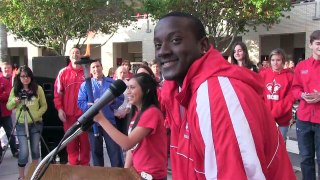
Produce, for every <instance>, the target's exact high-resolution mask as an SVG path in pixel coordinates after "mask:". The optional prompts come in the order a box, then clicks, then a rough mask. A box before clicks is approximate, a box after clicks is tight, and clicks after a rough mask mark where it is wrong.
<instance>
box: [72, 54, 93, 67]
mask: <svg viewBox="0 0 320 180" xmlns="http://www.w3.org/2000/svg"><path fill="white" fill-rule="evenodd" d="M96 61H97V59H90V57H87V56H84V57H81V59H80V60H79V61H76V62H75V64H80V65H81V64H91V63H93V62H96Z"/></svg>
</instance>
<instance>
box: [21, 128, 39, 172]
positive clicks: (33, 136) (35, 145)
mask: <svg viewBox="0 0 320 180" xmlns="http://www.w3.org/2000/svg"><path fill="white" fill-rule="evenodd" d="M28 128H29V137H30V147H31V155H32V160H38V159H39V158H40V150H39V142H40V136H41V133H42V129H43V123H42V122H36V123H32V124H29V126H28ZM16 130H17V136H18V140H19V149H20V152H19V159H18V165H19V166H20V167H24V166H25V165H26V164H27V163H28V157H29V150H28V141H27V135H26V132H25V126H24V124H17V126H16Z"/></svg>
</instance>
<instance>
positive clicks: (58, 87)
mask: <svg viewBox="0 0 320 180" xmlns="http://www.w3.org/2000/svg"><path fill="white" fill-rule="evenodd" d="M84 80H85V78H84V72H83V69H82V68H80V69H73V68H72V66H71V63H69V65H68V66H67V67H65V68H63V69H61V70H60V71H59V74H58V76H57V78H56V81H55V83H54V99H53V101H54V106H55V108H56V109H57V110H59V109H62V110H63V111H64V112H65V113H66V115H67V116H74V117H77V116H81V114H82V111H81V110H80V109H79V107H78V105H77V102H78V94H79V89H80V86H81V84H82V83H83V82H84Z"/></svg>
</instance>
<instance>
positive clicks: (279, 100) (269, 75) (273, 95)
mask: <svg viewBox="0 0 320 180" xmlns="http://www.w3.org/2000/svg"><path fill="white" fill-rule="evenodd" d="M260 75H261V76H262V78H263V80H264V92H263V98H264V102H265V103H266V104H267V106H268V107H269V109H270V110H271V113H272V115H273V117H274V118H275V120H276V122H277V124H278V125H279V126H289V124H290V120H291V119H292V105H293V103H294V98H293V95H292V93H291V86H292V81H293V71H292V70H291V69H283V70H281V71H280V72H274V71H272V68H267V69H266V70H264V71H261V72H260Z"/></svg>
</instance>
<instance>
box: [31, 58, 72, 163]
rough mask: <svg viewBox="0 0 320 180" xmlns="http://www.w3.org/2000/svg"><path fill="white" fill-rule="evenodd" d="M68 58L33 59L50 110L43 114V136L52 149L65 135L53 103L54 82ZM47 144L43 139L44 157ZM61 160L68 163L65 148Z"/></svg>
mask: <svg viewBox="0 0 320 180" xmlns="http://www.w3.org/2000/svg"><path fill="white" fill-rule="evenodd" d="M66 59H67V58H66V57H65V56H47V57H34V58H33V59H32V69H33V74H34V77H35V80H36V81H37V83H38V84H39V85H40V86H41V87H42V88H43V90H44V93H45V96H46V100H47V104H48V110H47V111H46V112H45V113H44V115H43V125H44V126H43V132H42V137H43V139H44V141H45V143H46V145H47V146H48V148H49V151H52V150H53V149H54V148H55V147H57V145H58V143H59V142H60V140H61V139H62V137H63V135H64V130H63V124H62V122H61V121H60V119H59V117H58V112H57V110H56V109H55V107H54V103H53V97H54V94H53V91H54V82H55V79H56V77H57V75H58V73H59V71H60V70H61V69H62V68H63V67H66V66H67V60H66ZM48 153H49V152H48V150H47V148H46V146H45V144H44V143H43V142H42V141H41V157H42V158H44V157H45V156H46V155H47V154H48ZM59 157H60V162H61V163H67V162H68V155H67V151H66V149H65V148H64V149H63V150H61V151H60V152H59Z"/></svg>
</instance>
